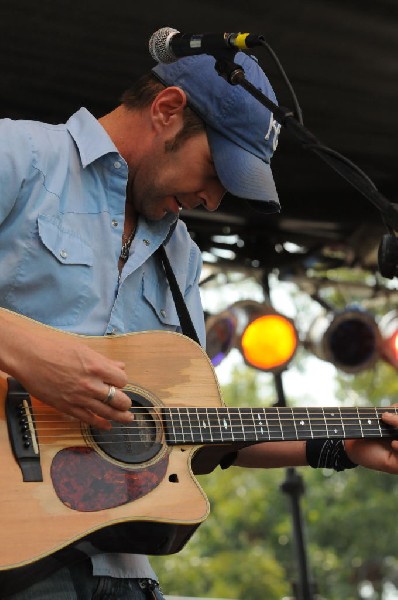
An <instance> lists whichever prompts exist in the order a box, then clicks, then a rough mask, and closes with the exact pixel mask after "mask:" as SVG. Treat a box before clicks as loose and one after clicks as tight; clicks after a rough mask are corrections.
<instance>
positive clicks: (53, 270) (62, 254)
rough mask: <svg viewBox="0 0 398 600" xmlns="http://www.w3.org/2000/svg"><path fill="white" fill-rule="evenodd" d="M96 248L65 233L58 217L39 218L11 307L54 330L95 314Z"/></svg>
mask: <svg viewBox="0 0 398 600" xmlns="http://www.w3.org/2000/svg"><path fill="white" fill-rule="evenodd" d="M93 265H94V254H93V250H92V248H91V247H90V246H89V245H88V244H87V243H85V242H84V241H83V240H82V239H81V237H80V236H79V235H78V234H77V233H75V232H73V231H71V230H70V229H66V228H63V227H62V224H61V223H60V221H59V219H58V218H57V217H53V216H48V215H39V216H38V219H37V230H36V233H35V234H34V235H32V236H31V237H30V238H29V239H27V240H26V244H25V248H24V252H23V255H22V257H21V260H20V261H19V264H18V266H17V269H16V271H15V275H14V281H13V283H12V285H11V286H10V289H9V292H8V294H7V298H6V305H7V307H8V308H10V309H11V310H15V311H16V312H19V313H21V314H24V315H26V316H28V317H31V318H32V319H35V320H37V321H40V322H42V323H46V324H48V325H52V326H54V327H60V328H62V327H71V326H74V325H76V324H77V323H79V322H80V321H82V320H83V319H84V318H85V317H86V316H87V313H88V312H89V311H90V310H91V309H92V306H93V302H94V301H95V298H93V294H92V292H91V290H92V285H93V270H94V269H93Z"/></svg>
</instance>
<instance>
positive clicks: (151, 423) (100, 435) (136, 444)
mask: <svg viewBox="0 0 398 600" xmlns="http://www.w3.org/2000/svg"><path fill="white" fill-rule="evenodd" d="M125 393H126V394H127V396H129V397H130V398H131V402H132V407H131V409H130V412H132V413H133V414H134V421H132V422H131V423H129V424H128V425H125V424H123V423H118V422H116V421H111V423H112V429H110V430H109V431H104V430H102V429H96V428H94V427H90V430H91V435H92V437H93V439H94V440H95V442H96V443H97V444H98V446H99V447H100V448H101V450H102V451H103V452H104V453H105V454H107V455H108V456H110V457H111V458H113V459H115V460H119V461H123V462H124V463H127V464H138V463H142V462H145V461H148V460H150V459H152V458H153V457H154V456H156V455H157V454H158V452H159V451H160V449H161V448H162V444H161V443H160V424H159V421H158V417H157V415H156V413H155V411H153V407H152V404H151V403H150V402H149V400H147V399H146V398H144V397H143V396H141V395H140V394H138V393H136V392H130V391H125Z"/></svg>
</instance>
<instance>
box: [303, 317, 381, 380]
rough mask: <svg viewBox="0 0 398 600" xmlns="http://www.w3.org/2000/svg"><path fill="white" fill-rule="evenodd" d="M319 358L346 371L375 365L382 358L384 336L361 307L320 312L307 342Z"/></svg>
mask: <svg viewBox="0 0 398 600" xmlns="http://www.w3.org/2000/svg"><path fill="white" fill-rule="evenodd" d="M305 346H306V348H307V349H308V350H310V351H311V352H313V353H314V354H315V355H316V356H318V358H321V359H322V360H325V361H328V362H331V363H332V364H334V365H335V367H337V368H338V369H340V370H342V371H345V372H346V373H358V372H360V371H363V370H365V369H369V368H370V367H372V366H373V365H374V364H375V362H376V361H377V360H378V359H379V358H380V351H381V335H380V332H379V328H378V326H377V323H376V321H375V318H374V317H373V316H372V315H371V314H369V313H368V312H366V311H364V310H362V309H360V308H346V309H344V310H342V311H340V312H330V313H325V314H322V315H319V316H318V317H317V318H316V319H315V321H314V322H313V323H312V325H311V327H310V329H309V332H308V336H307V339H306V342H305Z"/></svg>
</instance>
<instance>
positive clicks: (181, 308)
mask: <svg viewBox="0 0 398 600" xmlns="http://www.w3.org/2000/svg"><path fill="white" fill-rule="evenodd" d="M156 254H157V256H158V258H159V260H160V262H161V264H162V265H163V269H164V271H165V273H166V277H167V280H168V282H169V285H170V289H171V293H172V295H173V300H174V304H175V306H176V309H177V314H178V318H179V319H180V325H181V330H182V333H183V334H184V335H186V336H187V337H190V338H191V339H193V340H194V341H195V342H197V343H198V344H200V342H199V338H198V335H197V333H196V330H195V327H194V325H193V323H192V319H191V315H190V314H189V311H188V308H187V305H186V304H185V300H184V298H183V295H182V293H181V290H180V287H179V285H178V283H177V280H176V277H175V275H174V271H173V269H172V267H171V264H170V261H169V259H168V256H167V254H166V250H165V248H164V246H163V245H161V246H159V248H158V249H157V250H156ZM201 453H202V455H204V458H203V460H204V462H203V463H200V456H201ZM205 453H206V449H205V450H203V449H201V450H199V451H198V452H197V453H196V454H195V458H194V465H193V466H194V473H196V474H199V473H210V471H212V470H213V469H215V467H216V466H217V465H218V464H219V465H220V467H221V468H222V469H228V467H230V466H231V465H233V464H234V462H235V460H236V457H237V454H238V453H237V451H235V450H233V451H232V452H231V451H230V450H229V451H228V450H227V451H225V450H224V449H222V447H221V448H220V456H217V453H216V452H215V451H214V449H212V455H213V458H212V460H211V461H210V462H209V463H208V462H207V460H208V459H207V460H206V454H205ZM210 464H211V466H210V467H209V466H208V465H210Z"/></svg>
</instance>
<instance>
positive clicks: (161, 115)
mask: <svg viewBox="0 0 398 600" xmlns="http://www.w3.org/2000/svg"><path fill="white" fill-rule="evenodd" d="M186 105H187V96H186V94H185V92H184V90H182V89H181V88H179V87H176V86H172V87H167V88H165V89H164V90H162V91H161V92H159V94H158V95H157V96H156V98H155V100H154V101H153V102H152V105H151V118H152V123H153V126H154V128H155V129H156V130H157V131H159V132H160V131H164V133H166V134H170V135H173V136H174V135H176V133H177V132H178V131H179V130H180V129H181V127H182V124H183V111H184V108H185V107H186Z"/></svg>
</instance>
